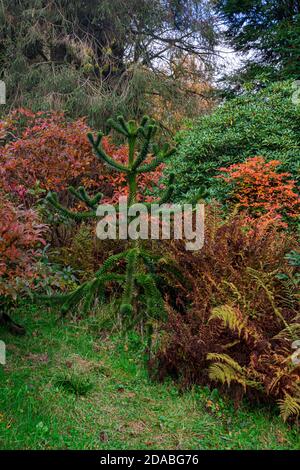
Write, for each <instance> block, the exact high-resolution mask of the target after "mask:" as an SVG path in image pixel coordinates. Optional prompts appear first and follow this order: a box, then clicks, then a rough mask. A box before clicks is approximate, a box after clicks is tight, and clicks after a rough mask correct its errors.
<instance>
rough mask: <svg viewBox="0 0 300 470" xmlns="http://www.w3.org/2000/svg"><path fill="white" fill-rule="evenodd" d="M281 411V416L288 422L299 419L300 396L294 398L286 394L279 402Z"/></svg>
mask: <svg viewBox="0 0 300 470" xmlns="http://www.w3.org/2000/svg"><path fill="white" fill-rule="evenodd" d="M278 405H279V409H280V415H281V417H282V419H283V420H284V421H287V420H288V419H289V418H291V417H296V418H298V417H299V415H300V396H299V397H292V396H291V395H289V394H288V393H285V396H284V398H283V399H281V400H278Z"/></svg>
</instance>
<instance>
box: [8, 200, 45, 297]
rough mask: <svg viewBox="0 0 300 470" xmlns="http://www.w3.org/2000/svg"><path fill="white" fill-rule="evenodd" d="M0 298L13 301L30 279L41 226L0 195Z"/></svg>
mask: <svg viewBox="0 0 300 470" xmlns="http://www.w3.org/2000/svg"><path fill="white" fill-rule="evenodd" d="M0 220H1V224H0V297H1V296H5V297H6V296H8V297H13V298H15V297H16V294H17V292H18V288H19V287H20V286H21V282H22V280H24V279H27V280H28V279H29V278H30V277H31V276H32V275H33V265H34V260H35V255H36V251H35V250H36V247H37V245H38V244H40V243H42V244H43V243H44V240H43V234H44V231H45V228H46V227H45V225H42V224H40V223H39V220H38V217H37V215H36V213H35V212H34V211H33V210H26V209H22V208H20V207H16V206H15V205H13V204H12V202H11V201H9V200H8V199H7V197H5V196H4V195H3V194H2V193H1V194H0Z"/></svg>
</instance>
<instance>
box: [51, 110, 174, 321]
mask: <svg viewBox="0 0 300 470" xmlns="http://www.w3.org/2000/svg"><path fill="white" fill-rule="evenodd" d="M107 124H108V128H109V130H111V129H114V130H115V131H117V132H118V133H120V134H121V135H122V136H124V137H125V138H126V139H127V141H128V149H129V150H128V161H127V164H126V165H125V164H121V163H119V162H117V161H116V160H114V159H113V158H112V157H111V156H109V155H108V154H107V153H106V152H105V150H104V149H103V146H102V145H101V141H102V138H103V136H104V134H103V133H101V132H99V134H98V135H97V137H94V136H93V135H92V134H88V139H89V141H90V142H91V145H92V147H93V149H94V152H95V155H96V157H97V158H99V159H101V160H102V161H103V162H104V163H105V164H106V165H108V166H109V167H110V168H112V169H113V170H115V171H118V172H121V173H123V174H124V175H125V177H126V180H127V184H128V189H129V196H128V207H130V206H132V205H133V204H135V202H136V196H137V191H138V182H137V178H138V175H139V174H141V173H145V172H151V171H154V170H155V169H156V168H157V167H158V166H159V165H160V164H161V163H163V162H165V161H166V160H167V159H168V158H169V157H170V156H171V155H172V154H173V153H174V152H175V149H174V148H171V147H170V146H169V144H165V145H163V146H162V148H160V147H159V146H158V145H156V144H153V143H152V140H153V137H154V136H155V134H156V132H157V129H158V128H157V125H156V124H155V121H154V120H152V119H150V118H149V117H147V116H145V117H144V118H143V119H142V121H141V124H140V125H139V126H138V125H137V124H136V123H135V121H129V122H126V121H125V120H124V118H123V117H121V116H120V117H118V118H117V120H112V119H110V120H109V121H108V123H107ZM140 141H142V145H140V147H139V151H137V145H138V142H140ZM149 153H151V154H153V159H152V160H151V161H150V163H146V162H145V161H146V159H147V156H148V155H149ZM173 182H174V175H173V174H171V175H170V177H169V183H168V186H167V188H166V190H165V193H164V194H163V195H162V197H161V199H160V200H159V201H156V202H155V203H156V204H162V203H167V202H168V201H169V200H170V197H171V195H172V192H173V189H174V186H173ZM69 191H70V192H71V194H72V195H73V196H74V197H75V198H76V199H78V200H79V201H80V202H83V203H84V204H85V205H86V207H87V210H86V211H84V212H73V211H71V210H69V209H67V208H65V207H64V206H62V205H61V204H60V202H59V200H58V196H57V194H56V193H53V192H50V193H49V194H48V195H47V198H46V199H47V201H48V202H49V203H50V204H51V205H52V206H53V207H54V208H55V209H56V210H57V211H58V212H59V213H61V214H62V215H63V216H65V217H68V218H71V219H74V220H75V221H82V220H87V219H93V218H95V217H96V216H97V215H96V211H97V207H98V205H99V202H100V201H101V198H102V194H101V193H98V194H96V195H95V196H93V197H90V196H89V195H88V193H87V191H86V190H85V188H84V187H79V188H78V189H75V188H73V187H70V188H69ZM147 206H148V207H149V206H151V203H147ZM121 260H123V261H125V264H126V269H125V272H123V273H120V272H119V271H120V270H119V269H118V266H117V265H118V263H119V262H120V261H121ZM161 260H162V258H161V257H160V256H158V255H155V254H153V253H151V252H149V251H147V250H145V249H144V248H143V247H142V246H141V244H140V243H139V242H138V241H132V242H129V246H128V249H126V250H125V251H123V252H122V253H119V254H116V255H113V256H110V257H109V258H108V259H107V260H106V261H105V262H104V263H103V265H102V266H101V268H100V269H99V270H98V271H97V272H96V273H95V275H94V277H93V278H92V279H91V280H88V281H86V282H85V283H83V284H82V285H80V286H79V287H78V288H77V289H76V290H74V291H73V292H70V293H67V294H61V295H57V296H52V297H51V299H49V300H50V302H51V304H52V305H53V304H61V305H62V309H61V313H62V314H63V315H64V314H66V313H67V312H68V311H70V310H72V309H75V308H78V307H79V306H80V307H81V308H82V312H83V313H87V312H88V311H89V310H90V309H91V308H92V306H93V304H94V302H95V300H96V299H100V300H101V299H104V293H105V285H106V284H107V283H109V282H114V283H117V284H119V285H120V286H122V288H123V296H122V300H121V305H120V313H121V315H122V317H123V318H126V319H127V323H129V324H131V323H132V321H133V314H134V295H135V292H137V290H138V292H140V291H142V292H143V299H144V300H145V313H146V316H147V318H161V317H163V316H164V313H165V309H164V303H163V299H162V295H161V293H160V291H159V289H158V286H157V279H158V278H157V274H156V265H157V263H158V262H160V261H161ZM165 264H167V263H165ZM167 269H168V268H167ZM175 271H176V270H175Z"/></svg>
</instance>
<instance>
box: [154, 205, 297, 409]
mask: <svg viewBox="0 0 300 470" xmlns="http://www.w3.org/2000/svg"><path fill="white" fill-rule="evenodd" d="M246 224H247V221H245V216H244V215H232V216H230V217H229V218H228V219H227V220H225V221H224V220H223V219H222V216H221V213H220V212H219V210H218V208H216V207H208V208H207V210H206V233H205V244H204V247H203V249H202V250H201V251H199V252H195V253H193V252H187V251H186V250H185V248H184V244H181V243H173V244H172V249H171V253H169V255H171V256H172V257H173V258H174V259H175V260H176V262H177V263H178V264H179V265H180V266H181V269H182V271H183V274H184V275H185V277H186V279H188V280H189V282H190V284H191V286H192V287H191V289H190V293H189V295H188V296H187V301H189V303H190V305H191V308H190V309H189V310H188V311H185V312H181V313H178V312H176V311H175V310H172V309H170V312H169V320H168V322H167V324H166V325H165V327H164V329H163V331H164V333H163V335H162V338H161V345H160V348H159V351H158V353H157V354H156V356H155V357H154V358H153V359H152V360H151V361H150V370H151V371H152V373H153V374H155V375H156V376H158V377H159V378H160V379H163V378H164V377H165V376H166V375H172V376H173V377H176V378H177V379H178V380H180V382H181V383H182V385H183V386H189V385H191V384H195V383H196V384H212V383H219V384H221V386H222V387H223V388H224V389H225V388H226V386H227V387H228V388H229V391H230V394H231V396H233V397H234V398H235V400H236V403H238V401H239V400H240V399H241V397H242V396H243V395H244V394H247V396H248V397H249V398H259V399H260V400H264V399H266V400H272V399H275V400H278V401H279V404H280V406H281V411H282V415H283V417H284V418H287V417H288V416H289V415H293V414H294V415H296V414H297V413H299V412H300V389H299V380H300V367H299V365H298V366H297V365H293V363H292V361H291V355H292V353H293V352H294V351H293V349H292V341H293V340H294V339H297V334H296V337H295V335H294V333H297V328H298V332H299V331H300V324H299V319H297V311H299V298H298V297H297V289H296V287H295V286H294V287H292V286H287V285H286V284H285V283H284V282H283V281H281V280H279V279H278V277H277V276H276V275H277V274H279V273H280V272H281V271H284V270H291V269H293V268H291V267H289V268H288V267H287V261H286V260H285V254H286V253H287V251H289V250H290V249H291V248H292V247H295V246H298V245H297V242H296V241H295V240H294V239H293V238H292V237H291V236H290V235H288V234H287V233H286V232H284V231H282V230H280V227H278V226H276V224H274V223H272V224H262V225H261V224H257V226H252V228H251V230H250V231H247V230H245V228H244V227H245V225H246ZM289 274H290V275H291V272H290V271H289Z"/></svg>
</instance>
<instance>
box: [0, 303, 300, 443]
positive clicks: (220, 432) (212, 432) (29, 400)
mask: <svg viewBox="0 0 300 470" xmlns="http://www.w3.org/2000/svg"><path fill="white" fill-rule="evenodd" d="M14 319H15V320H17V321H19V322H21V323H22V324H23V325H24V326H26V328H27V336H25V337H19V338H17V337H14V336H11V335H10V334H9V333H7V332H6V331H4V330H2V329H1V330H0V339H1V340H4V341H5V343H6V345H7V364H6V366H5V367H3V366H0V383H1V390H0V448H1V449H104V450H105V449H123V450H125V449H185V450H189V449H199V450H201V449H299V448H300V437H299V433H298V432H297V429H296V427H295V426H294V427H290V426H288V425H285V424H284V423H283V422H282V421H281V420H280V418H279V417H278V416H277V414H276V410H268V409H266V408H263V407H261V408H255V409H253V408H249V407H248V406H247V405H244V406H243V407H241V408H240V409H239V410H238V411H235V410H234V408H233V406H232V404H231V403H227V402H226V401H224V399H222V398H221V397H220V396H219V394H218V392H217V391H216V390H214V391H209V390H208V389H204V390H203V389H200V388H198V387H195V388H194V389H193V390H191V391H189V392H186V393H183V394H182V393H180V391H179V390H178V388H177V387H176V386H175V385H174V384H173V383H172V382H171V381H168V382H167V383H164V384H157V383H154V382H151V381H150V380H149V378H148V375H147V370H146V368H145V359H144V356H143V345H142V342H141V340H140V339H139V337H138V335H136V334H135V333H134V334H133V333H132V334H130V335H128V336H127V337H126V338H125V339H124V337H123V338H122V337H121V336H120V335H118V334H115V335H114V336H108V335H105V334H103V331H102V330H101V328H100V326H99V321H98V320H97V319H95V318H89V319H87V320H82V321H80V322H72V321H71V320H70V319H67V320H65V321H64V322H61V321H57V317H56V316H55V315H54V314H50V313H48V312H47V311H43V309H41V308H38V307H35V306H28V305H27V306H26V305H24V306H23V307H21V308H19V309H18V310H17V311H16V312H15V316H14Z"/></svg>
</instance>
